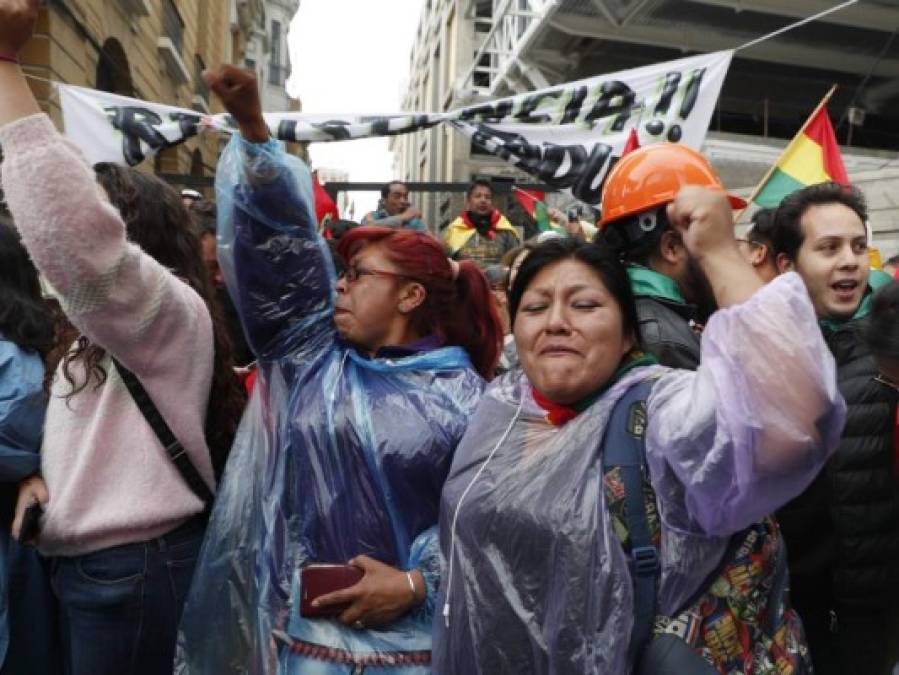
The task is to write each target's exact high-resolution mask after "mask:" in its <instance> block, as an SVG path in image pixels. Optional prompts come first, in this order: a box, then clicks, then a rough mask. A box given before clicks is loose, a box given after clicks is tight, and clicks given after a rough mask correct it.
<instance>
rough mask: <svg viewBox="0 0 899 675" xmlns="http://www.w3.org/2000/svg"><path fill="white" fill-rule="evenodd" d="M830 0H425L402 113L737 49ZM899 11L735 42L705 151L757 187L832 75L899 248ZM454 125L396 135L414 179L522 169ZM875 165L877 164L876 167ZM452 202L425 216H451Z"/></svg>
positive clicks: (861, 163) (843, 139) (881, 4)
mask: <svg viewBox="0 0 899 675" xmlns="http://www.w3.org/2000/svg"><path fill="white" fill-rule="evenodd" d="M833 4H834V3H833V2H830V1H829V0H794V1H791V2H779V1H778V0H426V1H425V4H424V8H423V11H422V17H421V21H420V23H419V28H418V34H417V36H416V42H415V46H414V47H413V50H412V54H411V59H410V75H409V86H408V92H407V95H406V98H405V100H404V108H405V109H407V110H422V111H431V110H449V109H453V108H457V107H461V106H465V105H471V104H474V103H479V102H482V101H484V100H489V99H494V98H499V97H504V96H509V95H513V94H519V93H523V92H526V91H531V90H534V89H539V88H544V87H548V86H552V85H554V84H560V83H563V82H570V81H573V80H577V79H581V78H585V77H590V76H594V75H600V74H603V73H610V72H615V71H619V70H624V69H627V68H633V67H638V66H642V65H647V64H650V63H657V62H661V61H667V60H672V59H677V58H681V57H683V56H687V55H690V54H696V53H704V52H711V51H716V50H721V49H733V48H737V47H740V46H741V45H744V44H747V43H749V42H750V41H752V40H754V39H756V38H758V37H760V36H763V35H766V34H769V33H771V32H774V31H776V30H778V29H780V28H782V27H784V26H786V25H788V24H790V23H792V22H794V21H796V20H798V19H801V18H804V17H808V16H811V15H814V14H816V13H818V12H821V11H823V10H825V9H827V8H829V7H832V6H833ZM896 25H899V7H897V6H896V4H895V3H891V2H885V1H880V0H871V1H868V2H861V3H858V4H856V5H853V6H850V7H847V8H845V9H843V10H841V11H839V12H835V13H833V14H830V15H828V16H826V17H822V18H820V19H819V20H816V21H814V22H811V23H808V24H805V25H803V26H801V27H798V28H796V29H794V30H792V31H789V32H787V33H784V34H782V35H779V36H777V37H776V38H773V39H771V40H768V41H765V42H763V43H761V44H758V45H756V46H752V47H748V48H746V49H742V50H738V51H737V52H736V54H735V56H734V60H733V62H732V64H731V67H730V71H729V73H728V76H727V78H726V80H725V83H724V87H723V89H722V92H721V96H720V98H719V101H718V106H717V108H716V111H715V114H714V116H713V119H712V123H711V128H710V132H709V135H708V139H707V142H706V145H705V147H704V148H703V151H704V152H705V153H706V154H707V155H709V156H710V158H711V159H712V161H713V163H714V164H715V166H716V167H717V168H718V170H719V171H720V172H721V174H722V177H723V178H724V180H725V182H726V183H727V184H728V185H729V186H730V187H732V188H734V189H742V190H743V191H744V192H748V191H750V190H751V189H752V186H754V185H755V184H756V183H757V182H758V180H759V179H760V178H761V177H762V175H763V174H764V172H765V171H766V170H767V169H768V167H769V166H770V165H771V164H772V163H773V162H774V161H775V160H776V159H777V157H778V155H779V153H780V151H781V150H782V149H783V147H784V146H785V144H786V142H787V141H788V139H790V138H792V136H793V135H794V134H795V133H796V132H797V130H798V129H799V128H800V126H801V125H802V123H803V122H804V120H805V119H806V117H807V116H808V115H809V113H810V112H811V111H812V110H813V109H814V107H815V106H816V104H817V103H818V101H819V100H820V99H821V97H822V96H823V95H824V94H825V93H826V92H827V90H828V89H829V88H830V86H831V85H832V84H837V85H838V87H839V88H838V90H837V93H836V95H835V96H834V97H833V99H832V100H831V103H830V106H829V109H830V114H831V117H832V119H833V120H834V125H835V127H836V130H837V137H838V140H839V142H840V143H841V145H842V147H841V150H842V152H843V156H844V159H845V161H846V164H847V169H848V171H849V174H850V177H851V178H853V180H855V181H857V182H858V183H859V184H860V186H861V187H862V188H863V189H864V190H865V192H866V194H867V196H868V198H869V201H870V202H871V203H872V206H874V207H875V208H874V209H873V213H872V218H871V222H872V224H873V226H874V231H875V243H877V244H878V245H879V246H881V248H883V249H884V250H885V251H887V252H893V251H895V250H899V214H896V215H894V213H893V210H892V209H891V208H882V209H881V208H877V206H876V205H878V204H883V205H887V204H891V203H892V201H891V199H890V194H891V193H893V192H895V190H896V188H897V187H899V183H894V182H892V181H893V178H891V176H892V175H893V174H894V173H895V172H896V170H897V169H899V161H897V159H896V157H897V154H896V153H897V151H899V131H897V129H899V40H893V37H894V36H893V32H894V28H895V26H896ZM455 133H456V132H453V131H451V130H449V129H446V130H444V129H441V128H438V129H436V130H432V131H428V132H421V133H419V134H416V135H415V136H410V137H408V138H405V137H397V138H395V139H393V145H392V148H393V150H394V152H395V157H396V170H397V174H398V175H399V176H401V177H404V178H406V179H407V180H429V181H444V180H446V181H464V180H468V179H470V178H471V177H472V176H473V175H475V174H481V173H483V174H488V175H496V176H500V177H508V176H510V175H515V171H514V169H510V168H509V167H508V166H503V164H502V163H501V162H499V163H498V162H497V161H496V160H494V159H492V158H485V157H482V156H478V155H476V154H472V153H471V149H470V144H469V143H468V141H467V140H466V139H464V138H463V137H462V136H460V135H456V136H451V134H455ZM878 172H881V173H880V174H878ZM446 201H447V200H446V198H445V197H441V196H436V197H435V198H432V199H430V200H428V201H427V202H426V203H427V215H428V217H429V218H431V219H432V220H434V221H435V222H437V223H443V222H445V221H446V217H447V215H449V213H448V212H451V211H453V210H455V208H456V205H455V204H453V205H452V208H450V207H447V208H446V209H444V208H443V207H444V204H445V203H446Z"/></svg>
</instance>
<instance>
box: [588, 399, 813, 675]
mask: <svg viewBox="0 0 899 675" xmlns="http://www.w3.org/2000/svg"><path fill="white" fill-rule="evenodd" d="M651 386H652V383H651V382H646V383H642V384H640V385H637V386H635V387H632V388H631V390H630V391H629V392H628V393H627V394H625V396H624V397H622V399H621V401H619V403H618V405H617V406H616V408H615V410H614V411H613V412H612V417H611V420H610V422H609V425H608V427H607V430H606V434H605V437H604V438H603V452H602V457H603V487H604V490H605V493H606V500H607V503H608V508H609V515H610V517H611V520H612V526H613V529H614V531H615V533H616V535H617V536H618V538H619V540H620V541H621V545H622V547H623V548H624V552H625V554H626V555H627V556H628V558H629V560H630V564H631V576H632V578H633V580H634V628H633V633H632V638H631V653H632V654H633V655H634V663H636V664H637V666H636V667H635V672H637V673H647V675H648V674H649V673H653V675H666V674H667V673H671V674H672V675H673V674H675V673H677V675H700V674H701V675H705V674H706V673H708V674H710V675H711V674H714V673H720V674H722V675H738V674H740V675H800V674H802V673H811V672H812V666H811V659H810V657H809V653H808V647H807V646H806V643H805V636H804V634H803V629H802V622H801V621H800V619H799V617H798V616H797V614H796V613H795V611H794V610H793V609H792V608H790V607H789V603H788V596H789V592H788V584H789V577H788V573H787V561H786V548H785V546H784V542H783V538H782V537H781V535H780V529H779V528H778V526H777V522H776V521H775V520H774V519H773V518H766V519H765V520H763V521H762V522H759V523H756V524H755V525H752V526H751V527H749V528H747V529H745V530H743V531H742V532H738V533H736V534H735V535H733V537H732V539H731V542H730V544H729V546H728V547H727V549H726V551H725V553H724V555H723V556H722V560H721V564H720V565H719V566H718V567H717V568H716V570H715V571H714V572H713V573H712V574H711V575H710V576H709V579H708V582H707V583H706V584H703V585H702V586H701V587H700V588H699V590H698V591H697V593H696V594H695V595H694V597H693V598H691V599H690V600H689V601H687V602H686V603H685V605H684V608H683V609H682V610H680V611H678V612H677V613H675V614H674V615H672V616H661V615H658V614H657V612H656V605H657V601H656V596H657V592H658V584H659V575H660V571H661V566H660V564H659V549H660V546H661V531H662V530H661V520H660V518H659V515H658V506H657V503H656V497H655V493H654V492H653V489H652V484H651V482H650V480H649V470H648V467H647V463H646V448H645V445H644V434H645V430H646V398H647V397H648V395H649V391H650V389H651ZM697 655H698V656H699V657H701V658H697Z"/></svg>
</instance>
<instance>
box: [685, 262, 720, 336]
mask: <svg viewBox="0 0 899 675" xmlns="http://www.w3.org/2000/svg"><path fill="white" fill-rule="evenodd" d="M686 281H687V283H686V284H685V286H686V288H685V289H684V298H685V299H686V300H687V302H689V303H691V304H693V305H695V306H696V314H697V316H696V320H697V321H698V322H699V323H701V324H703V325H705V323H706V322H708V320H709V317H710V316H712V314H714V313H715V312H716V311H717V310H718V303H717V302H716V301H715V294H714V293H713V292H712V285H711V284H710V283H709V280H708V278H707V277H706V275H705V273H704V272H703V271H702V269H701V268H700V267H699V264H698V263H697V262H696V261H695V260H694V259H693V258H689V259H688V260H687V279H686Z"/></svg>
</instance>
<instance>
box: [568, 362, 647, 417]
mask: <svg viewBox="0 0 899 675" xmlns="http://www.w3.org/2000/svg"><path fill="white" fill-rule="evenodd" d="M624 358H625V360H624V362H623V363H622V364H621V365H620V366H618V370H616V371H615V372H614V374H613V375H612V377H611V378H609V380H608V381H607V382H606V383H605V384H604V385H603V386H602V387H600V388H599V390H598V391H595V392H593V393H592V394H588V395H587V396H585V397H584V398H582V399H581V400H580V401H577V402H575V403H573V404H572V405H571V406H570V407H572V408H574V409H575V410H576V411H577V412H579V413H582V412H584V411H585V410H586V409H587V408H589V407H590V406H591V405H593V404H594V403H596V401H597V400H599V398H600V397H601V396H602V395H603V394H605V393H606V392H607V391H608V390H609V389H611V388H612V385H614V384H615V383H616V382H618V381H619V380H620V379H621V378H622V377H624V375H625V374H626V373H629V372H630V371H632V370H633V369H634V368H641V367H642V366H655V365H657V364H658V363H659V362H658V360H656V357H654V356H653V355H652V354H646V353H644V352H637V351H633V352H630V353H629V354H628V355H627V356H625V357H624Z"/></svg>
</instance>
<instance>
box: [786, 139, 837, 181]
mask: <svg viewBox="0 0 899 675" xmlns="http://www.w3.org/2000/svg"><path fill="white" fill-rule="evenodd" d="M777 167H778V168H779V169H780V170H781V171H783V172H784V173H786V174H787V175H789V176H790V177H791V178H794V179H796V180H797V181H799V182H800V183H802V184H803V185H815V184H817V183H823V182H825V181H829V180H831V177H830V176H829V175H828V174H827V171H825V169H824V150H823V149H822V148H821V146H820V145H818V144H817V143H815V142H814V141H813V140H812V139H810V138H809V137H808V136H806V135H805V134H800V135H799V136H797V137H796V138H794V139H793V141H792V142H791V143H790V147H788V148H787V151H786V152H785V153H784V156H783V158H782V159H781V161H780V162H779V163H778V165H777Z"/></svg>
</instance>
